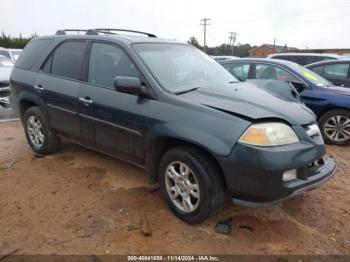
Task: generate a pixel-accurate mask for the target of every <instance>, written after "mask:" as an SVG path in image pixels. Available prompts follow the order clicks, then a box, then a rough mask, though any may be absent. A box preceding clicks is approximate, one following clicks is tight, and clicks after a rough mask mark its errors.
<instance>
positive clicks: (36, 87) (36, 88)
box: [33, 85, 44, 91]
mask: <svg viewBox="0 0 350 262" xmlns="http://www.w3.org/2000/svg"><path fill="white" fill-rule="evenodd" d="M33 87H34V89H35V90H37V91H43V90H44V88H43V87H42V85H35V86H33Z"/></svg>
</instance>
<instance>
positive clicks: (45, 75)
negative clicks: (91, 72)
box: [34, 40, 87, 138]
mask: <svg viewBox="0 0 350 262" xmlns="http://www.w3.org/2000/svg"><path fill="white" fill-rule="evenodd" d="M86 47H87V41H78V40H76V41H65V42H63V43H61V44H60V45H59V46H58V47H57V48H56V49H55V50H54V52H53V53H51V54H50V55H49V57H48V58H47V59H46V61H45V63H44V65H43V67H42V68H41V70H40V73H39V74H38V76H37V78H36V81H35V86H34V90H35V92H37V93H38V94H39V95H40V96H41V97H42V100H43V101H44V103H45V104H46V106H47V109H48V114H49V117H50V125H51V128H53V129H54V130H55V131H57V132H59V133H63V134H65V135H67V136H70V137H72V138H79V136H80V121H79V117H78V93H79V87H80V80H79V79H80V76H81V68H82V62H83V57H84V52H85V50H86Z"/></svg>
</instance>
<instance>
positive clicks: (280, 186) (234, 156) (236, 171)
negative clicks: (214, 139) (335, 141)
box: [219, 142, 336, 207]
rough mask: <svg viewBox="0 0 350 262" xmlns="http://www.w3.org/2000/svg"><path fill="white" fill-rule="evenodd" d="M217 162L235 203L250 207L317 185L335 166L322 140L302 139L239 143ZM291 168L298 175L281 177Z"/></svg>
mask: <svg viewBox="0 0 350 262" xmlns="http://www.w3.org/2000/svg"><path fill="white" fill-rule="evenodd" d="M219 163H220V166H221V168H222V170H223V173H224V176H225V180H226V185H227V188H228V191H229V193H230V194H231V196H232V198H233V201H234V203H236V204H239V205H244V206H249V207H269V206H272V205H276V204H278V203H280V202H283V201H285V200H287V199H289V198H291V197H294V196H296V195H299V194H302V193H303V192H306V191H309V190H312V189H315V188H318V187H320V186H321V185H322V184H323V183H325V182H326V181H327V180H328V179H330V178H331V177H332V176H333V175H334V173H335V170H336V162H335V160H334V159H333V158H332V157H327V156H326V155H325V147H324V145H323V144H319V145H317V144H310V143H302V142H301V143H296V144H291V145H286V146H280V147H270V148H261V147H254V146H247V145H242V144H239V143H238V144H236V146H235V148H234V149H233V151H232V153H231V154H230V155H229V156H227V157H221V158H219ZM292 169H296V172H297V179H295V180H292V181H289V182H286V181H283V173H284V172H285V171H288V170H292Z"/></svg>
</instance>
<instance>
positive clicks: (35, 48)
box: [16, 39, 53, 70]
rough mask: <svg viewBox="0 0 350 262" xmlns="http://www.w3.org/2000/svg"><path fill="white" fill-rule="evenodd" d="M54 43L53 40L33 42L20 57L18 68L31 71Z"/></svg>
mask: <svg viewBox="0 0 350 262" xmlns="http://www.w3.org/2000/svg"><path fill="white" fill-rule="evenodd" d="M52 42H53V39H34V40H31V41H30V42H29V43H28V44H27V45H26V47H25V48H24V50H23V52H22V54H21V55H20V56H19V58H18V60H17V62H16V67H18V68H21V69H26V70H28V69H30V68H31V67H32V66H33V64H34V63H35V61H36V60H37V59H38V58H39V57H40V56H41V55H42V54H43V52H44V51H45V50H46V49H47V48H48V47H49V46H50V44H51V43H52Z"/></svg>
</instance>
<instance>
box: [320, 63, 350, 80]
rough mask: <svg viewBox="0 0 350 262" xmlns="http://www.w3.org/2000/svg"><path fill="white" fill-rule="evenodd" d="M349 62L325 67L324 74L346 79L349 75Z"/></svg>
mask: <svg viewBox="0 0 350 262" xmlns="http://www.w3.org/2000/svg"><path fill="white" fill-rule="evenodd" d="M348 72H349V64H333V65H326V66H325V67H324V76H325V77H331V78H340V79H345V78H347V76H348Z"/></svg>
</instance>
